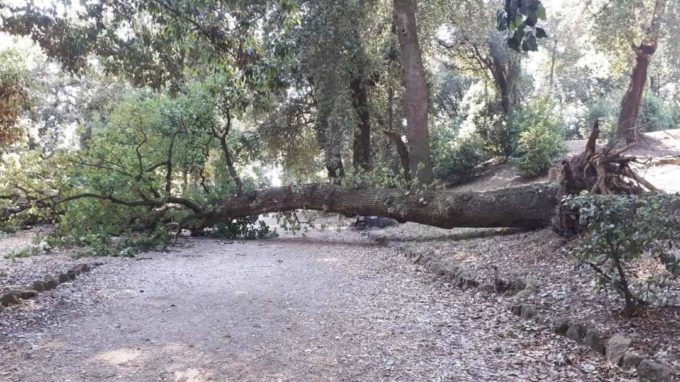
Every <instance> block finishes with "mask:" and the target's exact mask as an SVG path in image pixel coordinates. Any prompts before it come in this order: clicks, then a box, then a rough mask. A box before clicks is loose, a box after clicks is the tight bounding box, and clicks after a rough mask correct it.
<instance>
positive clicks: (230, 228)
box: [205, 216, 278, 240]
mask: <svg viewBox="0 0 680 382" xmlns="http://www.w3.org/2000/svg"><path fill="white" fill-rule="evenodd" d="M205 231H206V232H207V233H208V235H209V236H210V237H215V238H220V239H229V240H235V239H242V240H261V239H270V238H274V237H277V236H278V234H277V233H276V230H272V229H271V228H270V227H269V226H268V225H267V223H265V222H264V221H262V220H259V218H258V216H247V217H244V218H239V219H234V220H233V221H231V222H229V223H224V224H218V225H215V226H213V227H209V228H206V229H205Z"/></svg>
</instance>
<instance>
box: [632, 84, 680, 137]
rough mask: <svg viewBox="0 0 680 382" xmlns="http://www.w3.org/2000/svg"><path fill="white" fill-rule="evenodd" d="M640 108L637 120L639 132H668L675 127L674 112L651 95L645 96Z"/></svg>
mask: <svg viewBox="0 0 680 382" xmlns="http://www.w3.org/2000/svg"><path fill="white" fill-rule="evenodd" d="M641 106H642V107H641V108H640V118H639V124H640V130H641V131H643V132H646V131H659V130H668V129H672V128H673V127H674V126H675V121H674V120H673V117H674V115H673V114H674V113H673V112H674V111H673V110H672V108H670V107H668V106H667V105H666V104H665V103H664V102H663V100H662V99H661V98H659V97H657V96H655V95H654V94H653V93H651V92H650V93H647V94H646V95H645V98H644V99H643V100H642V105H641Z"/></svg>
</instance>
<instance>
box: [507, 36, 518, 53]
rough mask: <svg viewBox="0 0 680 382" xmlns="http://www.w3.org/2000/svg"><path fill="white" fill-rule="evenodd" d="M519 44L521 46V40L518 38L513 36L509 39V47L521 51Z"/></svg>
mask: <svg viewBox="0 0 680 382" xmlns="http://www.w3.org/2000/svg"><path fill="white" fill-rule="evenodd" d="M519 46H520V40H518V39H517V38H515V37H511V38H509V39H508V47H509V48H510V49H512V50H515V51H517V52H519V51H520V49H519Z"/></svg>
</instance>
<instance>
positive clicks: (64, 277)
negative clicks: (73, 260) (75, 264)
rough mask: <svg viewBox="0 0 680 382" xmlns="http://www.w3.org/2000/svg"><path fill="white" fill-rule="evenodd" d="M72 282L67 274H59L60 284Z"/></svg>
mask: <svg viewBox="0 0 680 382" xmlns="http://www.w3.org/2000/svg"><path fill="white" fill-rule="evenodd" d="M69 281H71V279H70V278H69V277H68V274H66V273H60V274H59V282H60V283H67V282H69Z"/></svg>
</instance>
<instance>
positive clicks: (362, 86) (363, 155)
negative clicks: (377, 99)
mask: <svg viewBox="0 0 680 382" xmlns="http://www.w3.org/2000/svg"><path fill="white" fill-rule="evenodd" d="M351 87H352V104H353V106H354V110H355V111H356V113H357V117H358V123H357V126H356V128H355V129H354V151H353V155H354V156H353V159H354V167H355V168H361V169H363V170H366V171H369V170H371V114H370V112H369V107H368V89H367V88H366V83H365V81H364V80H363V79H362V78H355V79H354V80H352V84H351Z"/></svg>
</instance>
